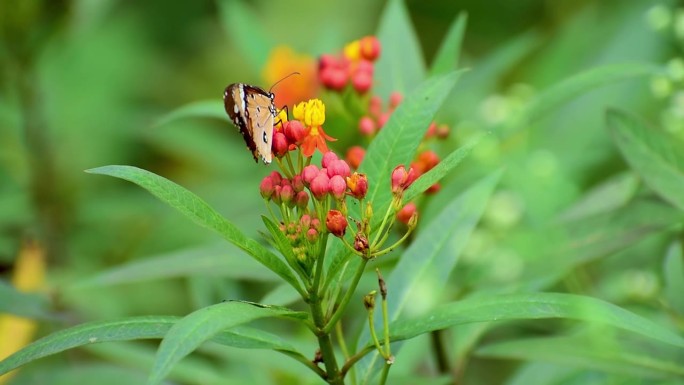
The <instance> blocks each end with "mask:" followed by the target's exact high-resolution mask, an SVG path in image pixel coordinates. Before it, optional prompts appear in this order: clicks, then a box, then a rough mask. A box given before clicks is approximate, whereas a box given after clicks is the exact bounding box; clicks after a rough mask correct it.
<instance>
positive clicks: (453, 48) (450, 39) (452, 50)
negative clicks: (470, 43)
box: [430, 12, 468, 75]
mask: <svg viewBox="0 0 684 385" xmlns="http://www.w3.org/2000/svg"><path fill="white" fill-rule="evenodd" d="M467 21H468V15H467V14H466V13H465V12H461V13H459V14H458V17H456V19H455V20H454V21H453V23H451V26H450V27H449V30H448V31H447V34H446V36H445V37H444V39H443V40H442V44H441V45H440V46H439V50H438V51H437V55H436V56H435V58H434V60H433V61H432V67H430V74H431V75H441V74H445V73H448V72H450V71H453V70H455V69H456V68H457V67H458V59H459V56H460V54H461V45H462V44H463V34H464V33H465V28H466V23H467Z"/></svg>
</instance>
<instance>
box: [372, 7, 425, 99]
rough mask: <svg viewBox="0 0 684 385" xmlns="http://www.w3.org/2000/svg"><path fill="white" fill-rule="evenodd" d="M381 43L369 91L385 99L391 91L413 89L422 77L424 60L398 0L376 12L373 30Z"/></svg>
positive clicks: (408, 19) (408, 18)
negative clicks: (374, 80)
mask: <svg viewBox="0 0 684 385" xmlns="http://www.w3.org/2000/svg"><path fill="white" fill-rule="evenodd" d="M376 36H377V37H378V39H379V40H380V44H382V52H381V54H380V58H379V59H378V61H377V63H376V64H375V66H376V67H375V68H376V69H375V73H376V74H377V75H376V76H377V80H376V84H377V85H376V86H375V87H374V89H373V91H374V92H375V93H376V94H377V95H379V96H380V97H382V98H383V99H387V98H388V97H389V95H390V93H392V92H393V91H399V92H401V93H402V94H404V95H409V94H411V93H413V91H414V90H415V88H416V86H418V84H420V82H422V81H423V80H424V79H425V62H424V61H423V52H422V51H421V49H420V42H419V41H418V36H417V35H416V31H415V30H414V29H413V26H412V25H411V18H410V17H409V13H408V11H407V10H406V5H405V4H404V2H403V1H402V0H390V1H388V2H387V5H386V6H385V9H384V10H383V12H382V15H381V16H380V24H379V26H378V32H377V34H376Z"/></svg>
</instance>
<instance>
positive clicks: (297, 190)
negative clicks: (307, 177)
mask: <svg viewBox="0 0 684 385" xmlns="http://www.w3.org/2000/svg"><path fill="white" fill-rule="evenodd" d="M259 191H260V192H261V196H262V197H263V198H264V199H266V200H267V201H273V202H274V203H276V204H281V203H284V204H285V205H286V206H287V207H290V208H292V207H299V208H302V209H303V208H306V206H307V204H308V203H309V194H308V193H307V192H306V191H304V183H303V182H302V178H301V177H300V176H298V175H296V176H295V177H293V178H292V179H287V178H283V176H282V175H280V173H279V172H278V171H273V172H272V173H270V174H269V175H267V176H266V177H265V178H264V179H263V180H262V181H261V185H259Z"/></svg>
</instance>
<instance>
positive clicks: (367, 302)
mask: <svg viewBox="0 0 684 385" xmlns="http://www.w3.org/2000/svg"><path fill="white" fill-rule="evenodd" d="M377 293H378V292H377V291H375V290H373V291H371V292H370V293H368V294H366V295H365V296H364V297H363V306H365V307H366V310H373V309H375V295H376V294H377Z"/></svg>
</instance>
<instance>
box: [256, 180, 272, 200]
mask: <svg viewBox="0 0 684 385" xmlns="http://www.w3.org/2000/svg"><path fill="white" fill-rule="evenodd" d="M274 187H275V186H273V179H272V178H271V177H270V176H267V177H265V178H264V179H262V180H261V184H260V185H259V192H260V193H261V196H262V197H263V198H264V199H266V200H270V199H271V196H272V195H273V193H274V192H275V189H274Z"/></svg>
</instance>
